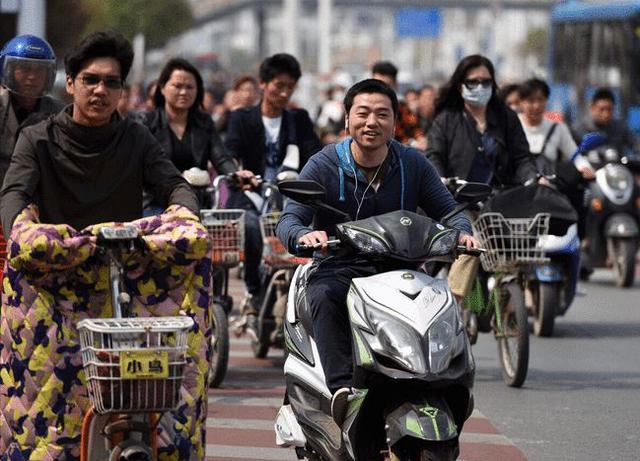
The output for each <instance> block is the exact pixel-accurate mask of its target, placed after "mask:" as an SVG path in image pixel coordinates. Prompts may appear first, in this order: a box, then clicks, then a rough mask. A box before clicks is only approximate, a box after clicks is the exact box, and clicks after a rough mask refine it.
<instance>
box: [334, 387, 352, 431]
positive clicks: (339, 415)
mask: <svg viewBox="0 0 640 461" xmlns="http://www.w3.org/2000/svg"><path fill="white" fill-rule="evenodd" d="M350 396H351V388H350V387H341V388H340V389H338V390H337V391H336V393H335V394H333V397H331V416H332V417H333V420H334V421H335V423H336V424H337V425H338V427H342V422H343V421H344V418H345V416H346V415H347V408H348V407H349V397H350Z"/></svg>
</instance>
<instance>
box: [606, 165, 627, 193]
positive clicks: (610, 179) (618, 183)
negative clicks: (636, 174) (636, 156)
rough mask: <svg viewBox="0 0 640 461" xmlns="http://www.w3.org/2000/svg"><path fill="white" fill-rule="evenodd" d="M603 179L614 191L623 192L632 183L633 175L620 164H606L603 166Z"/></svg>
mask: <svg viewBox="0 0 640 461" xmlns="http://www.w3.org/2000/svg"><path fill="white" fill-rule="evenodd" d="M605 179H606V180H607V184H608V185H609V187H611V189H613V190H615V191H616V192H624V191H626V190H627V189H628V188H629V187H630V186H631V184H633V176H632V175H631V173H630V172H629V170H627V169H626V168H625V167H623V166H622V165H613V164H609V165H607V166H606V167H605Z"/></svg>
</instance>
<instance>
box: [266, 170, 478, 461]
mask: <svg viewBox="0 0 640 461" xmlns="http://www.w3.org/2000/svg"><path fill="white" fill-rule="evenodd" d="M279 187H280V192H281V193H282V194H283V195H285V196H287V197H290V198H292V199H294V200H296V201H299V202H301V203H305V204H308V205H311V206H314V207H316V208H320V209H323V210H324V211H328V210H333V211H334V212H338V213H340V212H339V211H338V210H334V209H333V208H331V207H329V206H328V205H326V204H324V198H325V193H324V189H323V188H322V186H321V185H320V184H318V183H316V182H314V181H302V180H298V181H284V182H282V183H280V184H279ZM465 187H466V191H465V190H461V191H459V193H458V196H457V198H458V200H460V201H463V202H469V203H471V202H477V201H480V200H483V199H485V198H486V197H487V195H489V193H490V188H489V187H488V186H485V185H478V184H469V185H468V186H465ZM464 208H465V206H460V207H458V208H457V209H456V210H454V211H453V212H452V213H450V215H449V216H452V215H453V214H455V213H456V212H459V211H461V210H462V209H464ZM444 221H445V222H446V220H444ZM457 242H458V231H456V230H454V229H451V228H448V227H446V226H444V225H442V224H440V223H438V222H435V221H433V220H431V219H429V218H427V217H424V216H420V215H418V214H415V213H411V212H407V211H395V212H392V213H387V214H384V215H380V216H377V217H372V218H368V219H363V220H359V221H352V222H345V223H343V224H339V225H338V226H337V239H336V240H332V241H330V243H331V244H332V245H339V246H340V247H342V248H343V249H344V251H348V252H353V253H356V254H357V255H358V256H359V257H365V258H367V259H368V260H369V261H371V262H373V263H374V264H377V263H381V266H382V263H385V262H387V263H389V262H393V263H394V264H395V266H396V267H401V269H400V270H392V271H389V272H380V273H379V274H376V275H373V276H370V277H363V278H355V279H353V281H352V285H351V288H350V290H349V294H348V297H347V300H346V304H347V308H348V311H349V318H350V324H351V332H352V337H353V343H352V344H353V350H354V362H355V363H354V376H356V377H357V378H354V394H353V395H352V397H350V399H349V403H348V408H347V410H346V416H345V419H344V421H343V423H342V425H341V427H338V426H337V425H336V423H335V422H334V421H333V419H332V417H331V411H330V404H331V393H330V391H329V389H328V388H327V386H326V384H325V376H324V372H323V369H322V365H321V363H320V357H319V355H318V350H317V347H316V343H315V341H314V338H313V327H312V319H311V312H310V308H309V304H308V302H307V299H306V283H307V279H308V277H309V275H310V274H311V273H312V271H313V266H312V264H307V265H304V266H300V267H299V268H298V269H297V270H296V273H295V275H294V278H293V281H292V284H291V288H290V291H289V297H288V305H287V313H286V321H285V340H286V346H287V349H288V352H289V354H288V357H287V360H286V362H285V367H284V371H285V380H286V396H285V402H284V405H283V406H282V407H281V409H280V411H279V413H278V415H277V419H276V422H275V431H276V442H277V444H278V445H279V446H293V447H295V449H296V453H297V455H298V458H299V459H302V458H307V459H310V460H332V461H334V460H335V461H338V460H367V461H370V460H384V459H391V460H423V459H429V460H454V459H456V458H457V456H458V454H459V437H460V433H461V430H462V426H463V424H464V422H465V420H466V419H467V418H468V417H469V416H470V414H471V412H472V410H473V394H472V387H473V380H474V374H475V364H474V360H473V356H472V354H471V347H470V345H469V340H468V338H467V335H466V333H465V328H464V325H463V323H462V321H461V319H460V315H459V309H458V306H457V304H456V302H455V300H454V298H453V296H452V294H451V291H450V290H449V287H448V285H447V282H446V280H441V279H436V278H432V277H430V276H428V275H426V274H425V273H424V272H420V271H418V268H419V267H420V266H421V265H422V264H423V263H424V262H425V261H428V260H449V261H450V260H452V259H453V258H455V257H456V256H457V255H458V254H459V253H465V252H466V249H465V247H460V246H459V245H458V244H457ZM470 254H474V255H476V256H477V255H479V254H480V251H473V252H470Z"/></svg>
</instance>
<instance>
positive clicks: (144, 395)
mask: <svg viewBox="0 0 640 461" xmlns="http://www.w3.org/2000/svg"><path fill="white" fill-rule="evenodd" d="M191 328H193V319H192V318H191V317H184V316H183V317H144V318H122V319H115V318H110V319H84V320H82V321H80V322H79V323H78V330H79V332H80V346H81V350H82V365H83V367H84V371H85V374H86V377H87V382H88V389H89V398H90V400H91V403H92V404H93V406H94V408H95V410H96V412H98V413H100V414H104V413H110V412H118V413H120V412H140V411H149V412H161V411H168V410H173V409H175V408H176V407H177V406H178V403H179V401H180V386H181V384H182V377H183V373H184V367H185V364H186V363H187V357H186V354H187V332H188V331H189V330H190V329H191Z"/></svg>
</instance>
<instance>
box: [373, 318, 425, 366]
mask: <svg viewBox="0 0 640 461" xmlns="http://www.w3.org/2000/svg"><path fill="white" fill-rule="evenodd" d="M367 320H368V321H369V324H370V325H371V327H372V329H373V332H374V334H375V339H376V340H377V341H376V340H374V341H372V342H371V348H372V349H373V350H374V351H375V352H376V353H378V354H381V355H384V356H385V357H388V358H390V359H391V360H393V361H395V362H397V363H398V364H400V365H401V366H402V367H403V368H405V369H407V370H409V371H412V372H414V373H417V374H424V373H426V372H427V365H426V363H425V359H424V352H423V348H422V342H421V341H420V338H419V337H418V334H417V332H416V331H415V330H414V329H413V328H411V327H410V326H409V325H407V324H405V323H403V322H402V321H400V320H397V319H395V318H393V317H391V316H390V315H388V314H385V313H384V312H382V311H380V310H379V309H375V308H371V307H368V308H367Z"/></svg>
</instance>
